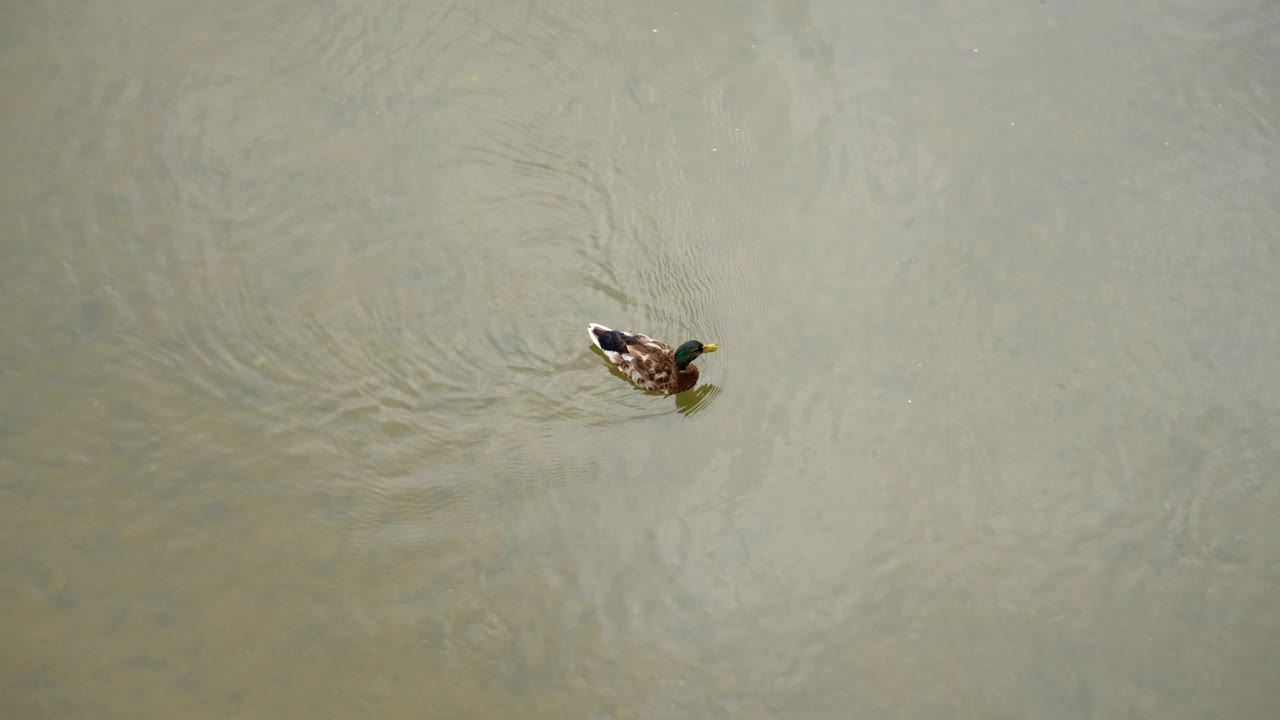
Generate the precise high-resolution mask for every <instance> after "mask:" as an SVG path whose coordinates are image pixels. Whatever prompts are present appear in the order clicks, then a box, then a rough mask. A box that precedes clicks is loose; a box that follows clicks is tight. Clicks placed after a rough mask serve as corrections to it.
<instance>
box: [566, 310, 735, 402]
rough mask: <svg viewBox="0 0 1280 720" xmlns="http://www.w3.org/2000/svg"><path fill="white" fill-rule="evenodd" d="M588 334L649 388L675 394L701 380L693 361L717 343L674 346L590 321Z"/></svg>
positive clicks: (607, 354) (607, 355)
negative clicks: (674, 347) (672, 347)
mask: <svg viewBox="0 0 1280 720" xmlns="http://www.w3.org/2000/svg"><path fill="white" fill-rule="evenodd" d="M587 328H588V332H587V334H588V335H590V336H591V342H593V343H595V346H596V347H598V348H600V350H601V351H603V352H604V354H605V357H607V358H609V360H610V361H611V362H612V363H613V364H614V365H616V366H617V367H618V369H619V370H621V371H622V374H623V375H626V376H627V377H629V378H631V382H633V383H635V384H636V385H637V386H639V387H641V388H644V389H645V390H654V391H657V392H660V393H666V394H667V395H671V394H674V393H678V392H684V391H685V390H688V389H689V388H691V387H693V386H694V385H696V384H697V382H698V368H697V367H696V366H694V365H693V361H694V360H695V359H697V357H698V356H699V355H701V354H702V353H709V352H715V351H716V346H715V344H714V343H708V344H706V345H703V344H702V343H700V342H698V341H697V340H690V341H689V342H687V343H683V344H682V345H680V347H678V348H676V349H675V350H672V349H671V347H670V346H668V345H666V344H665V343H661V342H658V341H657V340H654V339H653V338H651V337H649V336H647V335H640V334H638V333H627V332H620V331H618V330H610V329H609V328H607V327H605V326H603V325H597V324H596V323H590V324H589V325H587Z"/></svg>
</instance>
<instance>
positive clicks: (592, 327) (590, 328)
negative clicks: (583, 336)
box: [587, 323, 612, 352]
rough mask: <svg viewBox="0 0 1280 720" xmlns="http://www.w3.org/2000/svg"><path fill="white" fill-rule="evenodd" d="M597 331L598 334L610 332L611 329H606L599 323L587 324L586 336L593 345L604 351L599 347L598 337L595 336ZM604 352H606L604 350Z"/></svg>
mask: <svg viewBox="0 0 1280 720" xmlns="http://www.w3.org/2000/svg"><path fill="white" fill-rule="evenodd" d="M597 330H599V331H600V332H612V328H607V327H605V326H603V325H601V324H600V323H587V336H588V337H590V338H591V342H592V343H594V344H595V346H596V347H598V348H600V349H601V350H604V348H602V347H600V337H599V336H598V335H596V331H597ZM605 352H608V351H607V350H606V351H605Z"/></svg>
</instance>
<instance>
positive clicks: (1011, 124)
mask: <svg viewBox="0 0 1280 720" xmlns="http://www.w3.org/2000/svg"><path fill="white" fill-rule="evenodd" d="M1017 124H1018V123H1009V127H1013V126H1014V125H1017Z"/></svg>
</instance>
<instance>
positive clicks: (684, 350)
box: [676, 340, 716, 370]
mask: <svg viewBox="0 0 1280 720" xmlns="http://www.w3.org/2000/svg"><path fill="white" fill-rule="evenodd" d="M715 351H716V344H715V343H707V344H706V345H703V344H702V343H700V342H698V341H697V340H690V341H689V342H687V343H683V344H681V345H680V347H678V348H676V367H677V368H680V369H681V370H684V369H685V368H687V367H689V363H691V362H693V361H694V360H696V359H697V357H698V356H699V355H701V354H702V353H710V352H715Z"/></svg>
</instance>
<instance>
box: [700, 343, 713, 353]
mask: <svg viewBox="0 0 1280 720" xmlns="http://www.w3.org/2000/svg"><path fill="white" fill-rule="evenodd" d="M715 351H716V344H715V343H707V344H706V345H703V346H702V352H704V353H709V352H715Z"/></svg>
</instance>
